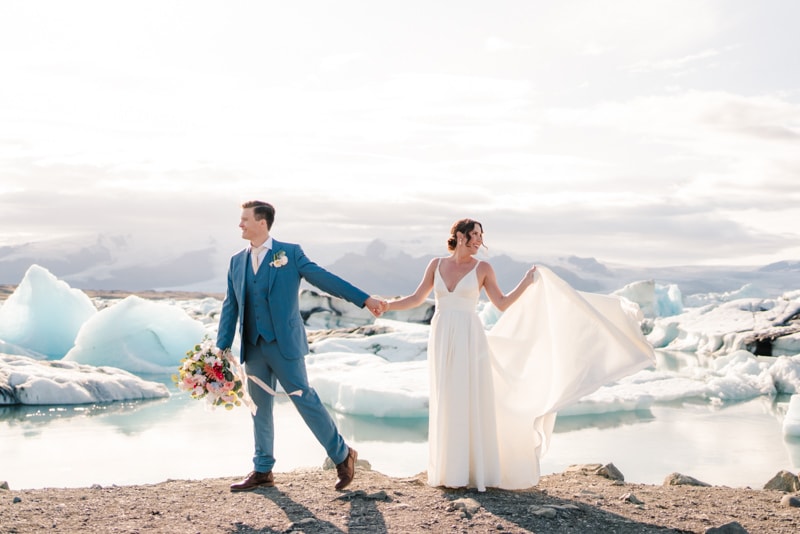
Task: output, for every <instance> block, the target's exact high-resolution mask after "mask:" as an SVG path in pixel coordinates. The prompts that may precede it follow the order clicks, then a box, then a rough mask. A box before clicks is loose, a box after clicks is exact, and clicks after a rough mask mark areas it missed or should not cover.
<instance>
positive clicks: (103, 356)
mask: <svg viewBox="0 0 800 534" xmlns="http://www.w3.org/2000/svg"><path fill="white" fill-rule="evenodd" d="M204 334H205V329H204V327H203V324H202V323H201V322H199V321H196V320H194V319H192V318H190V317H189V316H188V315H187V314H186V312H184V311H183V310H182V309H181V308H179V307H177V306H173V305H170V304H167V303H163V302H155V301H150V300H145V299H142V298H139V297H137V296H135V295H131V296H129V297H127V298H125V299H123V300H122V301H120V302H118V303H117V304H114V305H112V306H109V307H108V308H105V309H103V310H101V311H99V312H98V313H97V314H96V315H95V316H94V317H92V319H91V320H89V321H88V322H87V323H86V324H85V325H83V327H82V328H81V330H80V332H78V336H77V338H76V339H75V347H74V348H73V349H72V350H70V351H69V352H68V353H67V355H66V356H64V360H66V361H74V362H80V363H86V364H90V365H111V366H114V367H119V368H120V369H125V370H127V371H130V372H133V373H169V372H173V371H175V369H176V368H177V366H178V364H179V362H180V360H181V359H182V358H183V357H184V356H185V355H186V351H187V350H189V349H191V348H192V347H194V345H195V344H197V343H198V342H199V341H200V340H201V339H202V338H203V336H204Z"/></svg>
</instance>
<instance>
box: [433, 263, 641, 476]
mask: <svg viewBox="0 0 800 534" xmlns="http://www.w3.org/2000/svg"><path fill="white" fill-rule="evenodd" d="M476 270H477V265H476V267H475V268H473V269H472V271H470V272H469V273H468V274H467V275H466V276H464V277H463V278H462V279H461V280H459V282H458V284H457V285H456V287H455V288H454V289H453V291H452V292H451V291H449V290H448V289H447V286H446V285H445V283H444V280H442V277H441V274H440V273H439V267H438V265H437V268H436V273H435V275H434V295H435V297H436V312H435V314H434V316H433V319H432V320H431V334H430V339H429V342H428V365H429V370H430V412H429V423H428V424H429V432H428V442H429V457H428V484H430V485H432V486H447V487H464V486H466V487H472V488H477V489H478V490H480V491H484V490H485V489H486V488H487V487H499V488H504V489H522V488H529V487H531V486H535V485H536V484H537V483H538V481H539V459H540V458H541V457H542V455H543V454H544V453H545V451H546V450H547V445H548V441H549V438H550V435H551V433H552V431H553V425H554V424H555V419H556V412H557V411H558V410H559V409H560V408H562V407H564V406H567V405H569V404H571V403H573V402H575V401H577V400H578V399H580V398H581V397H583V396H584V395H588V394H589V393H591V392H593V391H595V390H596V389H598V388H599V387H600V386H602V385H604V384H607V383H609V382H613V381H614V380H617V379H619V378H622V377H623V376H625V375H628V374H631V373H634V372H636V371H638V370H639V369H643V368H645V367H648V366H650V365H652V364H653V363H654V354H653V349H652V347H651V346H650V345H649V344H648V342H647V340H646V339H645V338H644V336H643V335H642V332H641V329H640V327H639V318H640V312H639V309H638V307H637V306H636V305H635V304H631V303H629V302H627V301H624V300H621V299H619V298H616V297H611V296H605V295H597V294H591V293H580V292H578V291H575V290H574V289H572V288H571V287H570V286H569V285H568V284H567V283H566V282H564V281H563V280H561V279H560V278H558V277H557V276H556V275H555V274H554V273H553V272H552V271H550V270H548V269H546V268H543V267H539V268H537V270H536V281H535V282H534V284H533V285H532V286H531V287H529V288H528V289H527V290H526V291H525V292H524V293H523V294H522V296H521V297H520V299H519V300H518V301H517V302H515V303H514V304H513V305H512V306H511V307H509V308H508V309H507V310H506V311H505V313H504V314H503V315H502V316H501V317H500V319H499V320H498V322H497V324H495V326H494V327H493V328H492V329H491V331H489V332H486V330H485V329H484V327H483V323H482V322H481V320H480V318H479V317H478V314H477V303H478V298H479V296H480V288H479V287H478V277H477V273H476Z"/></svg>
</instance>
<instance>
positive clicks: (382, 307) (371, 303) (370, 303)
mask: <svg viewBox="0 0 800 534" xmlns="http://www.w3.org/2000/svg"><path fill="white" fill-rule="evenodd" d="M364 305H365V306H366V307H367V308H368V309H369V311H370V312H372V315H374V316H375V317H380V316H381V315H383V313H384V312H385V311H386V310H388V309H389V303H388V302H386V301H385V300H383V299H379V298H376V297H369V298H368V299H367V300H366V301H365V302H364Z"/></svg>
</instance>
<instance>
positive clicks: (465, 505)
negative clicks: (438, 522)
mask: <svg viewBox="0 0 800 534" xmlns="http://www.w3.org/2000/svg"><path fill="white" fill-rule="evenodd" d="M448 509H449V510H450V511H451V512H452V511H454V510H461V511H462V512H464V513H465V514H466V515H467V517H469V516H471V515H473V514H475V513H476V512H477V511H478V510H480V509H481V504H480V503H479V502H478V501H476V500H475V499H470V498H469V497H465V498H463V499H456V500H455V501H453V502H451V503H450V507H449V508H448Z"/></svg>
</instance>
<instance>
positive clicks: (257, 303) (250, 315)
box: [243, 262, 275, 345]
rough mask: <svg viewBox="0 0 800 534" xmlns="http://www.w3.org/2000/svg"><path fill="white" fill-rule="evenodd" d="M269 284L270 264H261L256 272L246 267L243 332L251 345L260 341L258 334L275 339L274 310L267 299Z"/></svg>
mask: <svg viewBox="0 0 800 534" xmlns="http://www.w3.org/2000/svg"><path fill="white" fill-rule="evenodd" d="M248 263H249V262H248ZM268 284H269V266H268V265H267V264H266V263H265V264H264V265H261V266H260V267H259V268H258V273H255V274H253V269H252V268H251V267H250V266H249V265H248V266H247V267H246V268H245V283H244V301H245V305H244V332H243V334H244V338H245V340H246V341H247V342H248V343H250V344H251V345H255V344H256V343H257V342H258V336H261V337H263V338H264V341H273V340H274V339H275V327H274V325H273V322H272V312H271V311H270V309H269V301H268V300H267V291H268Z"/></svg>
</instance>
